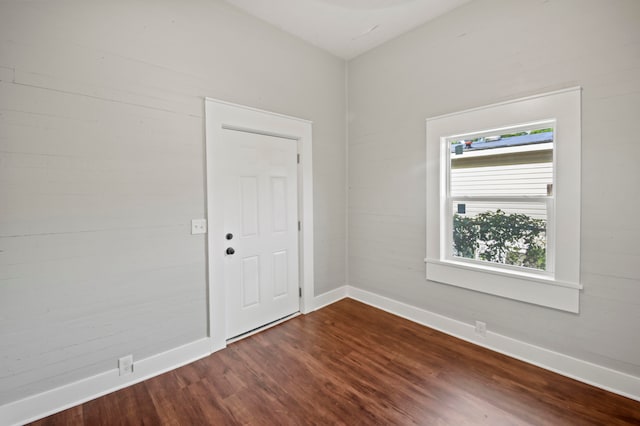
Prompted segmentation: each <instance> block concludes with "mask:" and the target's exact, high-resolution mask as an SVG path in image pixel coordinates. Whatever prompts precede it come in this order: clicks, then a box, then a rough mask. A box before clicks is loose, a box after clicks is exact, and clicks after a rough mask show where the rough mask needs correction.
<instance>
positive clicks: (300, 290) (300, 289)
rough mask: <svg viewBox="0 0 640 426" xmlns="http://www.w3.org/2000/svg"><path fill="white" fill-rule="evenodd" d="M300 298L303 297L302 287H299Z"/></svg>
mask: <svg viewBox="0 0 640 426" xmlns="http://www.w3.org/2000/svg"><path fill="white" fill-rule="evenodd" d="M298 297H302V287H298Z"/></svg>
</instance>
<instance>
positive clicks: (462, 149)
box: [425, 89, 581, 312]
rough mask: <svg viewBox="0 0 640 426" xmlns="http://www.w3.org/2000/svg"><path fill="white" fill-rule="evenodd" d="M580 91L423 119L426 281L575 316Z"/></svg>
mask: <svg viewBox="0 0 640 426" xmlns="http://www.w3.org/2000/svg"><path fill="white" fill-rule="evenodd" d="M580 140H581V135H580V89H569V90H564V91H561V92H554V93H548V94H543V95H538V96H532V97H529V98H525V99H519V100H515V101H510V102H504V103H501V104H496V105H490V106H487V107H482V108H477V109H473V110H467V111H463V112H459V113H454V114H449V115H445V116H440V117H435V118H432V119H428V120H427V256H426V258H425V262H426V263H427V279H429V280H432V281H437V282H441V283H445V284H451V285H455V286H458V287H464V288H468V289H472V290H476V291H481V292H485V293H490V294H495V295H498V296H502V297H507V298H511V299H516V300H521V301H526V302H530V303H535V304H539V305H543V306H548V307H553V308H557V309H562V310H567V311H571V312H577V311H578V307H579V303H578V296H579V290H580V288H581V287H580V284H579V268H580V263H579V259H580V253H579V252H580Z"/></svg>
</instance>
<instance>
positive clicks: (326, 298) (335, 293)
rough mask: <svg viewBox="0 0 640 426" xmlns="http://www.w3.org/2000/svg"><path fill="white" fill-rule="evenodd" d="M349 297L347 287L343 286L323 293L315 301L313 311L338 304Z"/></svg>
mask: <svg viewBox="0 0 640 426" xmlns="http://www.w3.org/2000/svg"><path fill="white" fill-rule="evenodd" d="M346 297H347V286H346V285H343V286H342V287H338V288H336V289H333V290H329V291H328V292H326V293H322V294H320V295H318V296H316V297H315V298H314V299H313V310H314V311H317V310H318V309H322V308H324V307H325V306H329V305H331V304H332V303H336V302H337V301H339V300H342V299H344V298H346Z"/></svg>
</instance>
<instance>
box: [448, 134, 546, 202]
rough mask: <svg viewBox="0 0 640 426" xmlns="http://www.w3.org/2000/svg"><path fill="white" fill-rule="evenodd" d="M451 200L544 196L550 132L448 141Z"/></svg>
mask: <svg viewBox="0 0 640 426" xmlns="http://www.w3.org/2000/svg"><path fill="white" fill-rule="evenodd" d="M449 143H450V151H451V155H450V161H451V167H450V169H449V170H450V173H451V174H450V179H449V184H450V194H451V195H452V196H492V195H494V196H516V197H517V196H547V195H551V190H552V187H551V185H552V183H553V129H552V128H540V129H534V130H527V131H522V132H517V133H504V134H497V135H492V136H484V137H473V138H468V139H456V140H450V141H449Z"/></svg>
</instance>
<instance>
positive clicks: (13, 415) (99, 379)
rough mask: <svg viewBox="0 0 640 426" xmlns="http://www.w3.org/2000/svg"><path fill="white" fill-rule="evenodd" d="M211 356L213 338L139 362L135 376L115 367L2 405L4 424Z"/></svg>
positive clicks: (35, 417)
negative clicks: (122, 373) (210, 346)
mask: <svg viewBox="0 0 640 426" xmlns="http://www.w3.org/2000/svg"><path fill="white" fill-rule="evenodd" d="M209 354H210V352H209V339H208V338H203V339H200V340H196V341H195V342H192V343H188V344H186V345H183V346H179V347H177V348H174V349H171V350H168V351H166V352H163V353H160V354H157V355H153V356H151V357H149V358H145V359H141V360H135V359H134V364H133V373H132V374H129V375H126V376H120V375H119V374H118V369H117V368H114V369H111V370H109V371H105V372H104V373H100V374H96V375H95V376H91V377H87V378H85V379H82V380H78V381H77V382H73V383H69V384H67V385H64V386H60V387H58V388H55V389H51V390H49V391H46V392H42V393H39V394H37V395H33V396H29V397H27V398H24V399H20V400H18V401H14V402H10V403H8V404H5V405H2V406H0V424H1V425H22V424H25V423H29V422H32V421H35V420H38V419H41V418H44V417H46V416H49V415H51V414H54V413H57V412H60V411H62V410H66V409H67V408H71V407H74V406H76V405H79V404H82V403H84V402H87V401H91V400H92V399H96V398H98V397H100V396H103V395H106V394H108V393H111V392H115V391H117V390H119V389H123V388H126V387H128V386H131V385H134V384H136V383H139V382H142V381H144V380H147V379H150V378H151V377H155V376H158V375H160V374H163V373H166V372H167V371H171V370H174V369H176V368H178V367H182V366H183V365H186V364H189V363H191V362H194V361H196V360H198V359H200V358H204V357H206V356H208V355H209Z"/></svg>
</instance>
